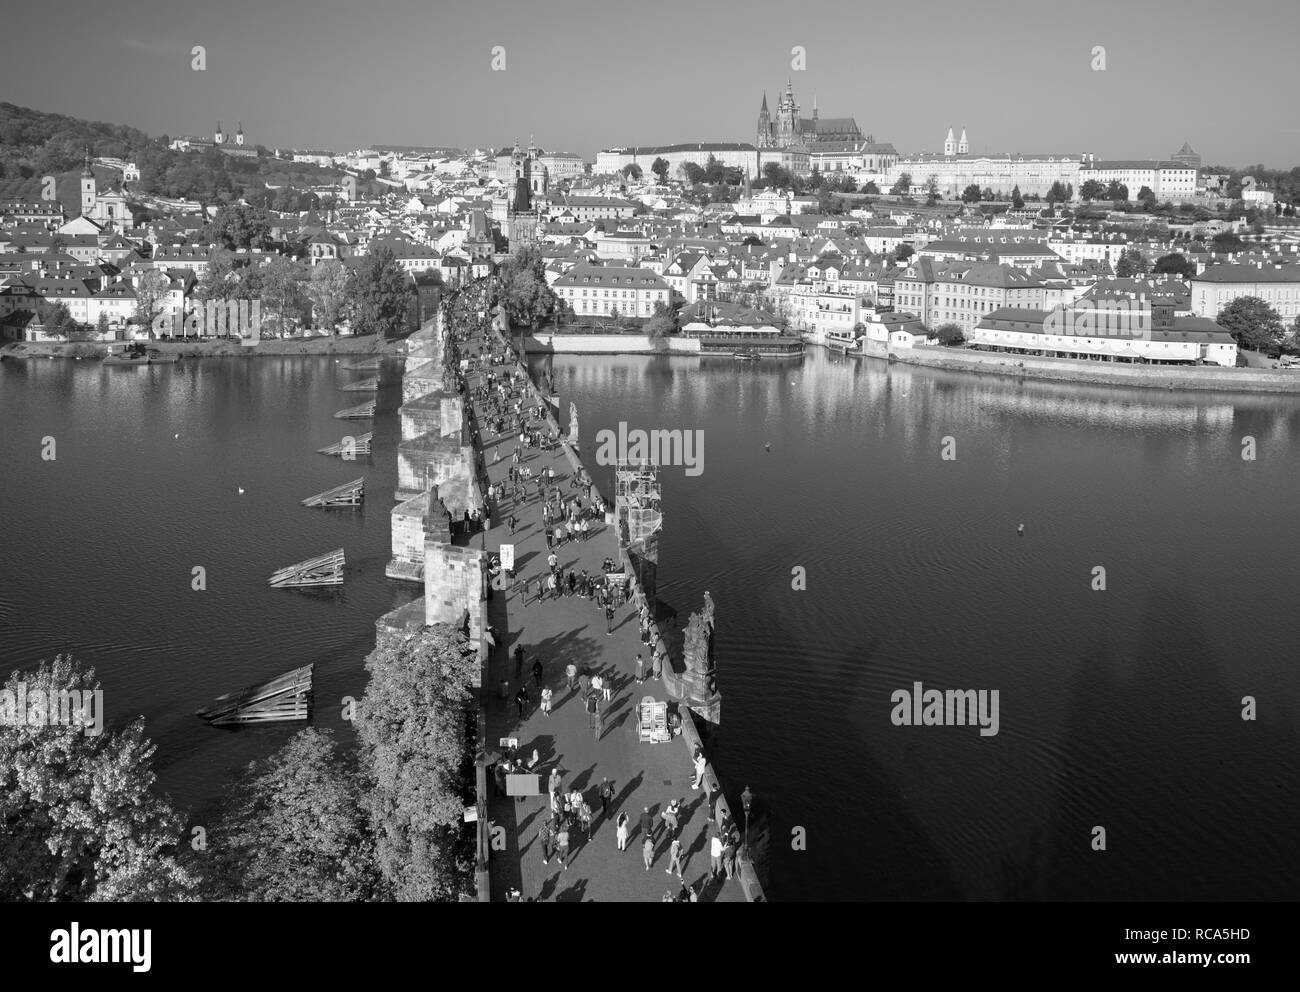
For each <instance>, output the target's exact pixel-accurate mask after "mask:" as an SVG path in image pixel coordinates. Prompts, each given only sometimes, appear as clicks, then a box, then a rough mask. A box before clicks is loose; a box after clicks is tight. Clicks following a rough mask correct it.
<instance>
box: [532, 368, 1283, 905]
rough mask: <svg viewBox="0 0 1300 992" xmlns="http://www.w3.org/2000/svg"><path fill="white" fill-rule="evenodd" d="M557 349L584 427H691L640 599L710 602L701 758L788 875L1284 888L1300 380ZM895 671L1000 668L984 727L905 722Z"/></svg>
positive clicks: (1150, 889)
mask: <svg viewBox="0 0 1300 992" xmlns="http://www.w3.org/2000/svg"><path fill="white" fill-rule="evenodd" d="M552 365H553V368H554V372H555V374H556V381H557V385H558V386H559V388H560V390H561V399H562V406H563V405H566V404H567V403H568V401H569V400H570V399H573V400H575V401H576V402H577V404H578V407H579V411H580V416H581V418H582V425H583V436H584V439H588V444H589V445H592V446H594V443H595V442H594V438H595V432H596V431H598V430H600V429H601V428H610V429H614V428H616V426H617V423H618V421H620V420H626V421H627V422H628V425H629V427H630V428H636V427H644V428H654V427H664V428H676V427H680V428H683V429H695V428H699V429H703V430H704V432H705V439H706V444H705V461H704V472H703V474H702V475H701V476H699V477H695V478H691V477H687V476H685V474H684V473H683V472H682V470H681V469H676V470H668V471H666V472H664V473H663V485H664V494H665V499H664V506H665V519H666V527H665V533H664V536H663V544H662V549H661V560H660V582H661V589H662V595H663V597H664V598H665V599H667V600H668V601H670V602H671V603H672V604H673V605H674V606H676V607H677V608H678V609H679V610H681V611H682V613H683V614H685V613H687V612H689V611H690V610H693V609H697V608H698V607H699V604H700V602H701V597H702V594H703V592H704V590H705V589H708V590H709V591H710V592H711V593H712V595H713V596H714V598H715V600H716V601H717V603H718V644H717V652H718V658H719V664H720V675H721V682H722V688H723V696H724V700H723V713H724V717H723V724H722V733H721V737H720V745H721V749H720V753H719V767H720V768H721V771H722V774H723V776H724V779H725V780H726V781H727V783H728V784H729V787H730V791H732V792H737V791H739V790H740V789H741V788H743V787H744V786H745V785H746V784H749V785H750V786H751V787H752V788H753V789H754V790H755V792H756V793H757V794H758V795H759V796H760V797H761V801H762V802H764V803H765V804H766V807H767V809H768V810H769V811H770V814H771V819H770V827H771V836H772V837H773V844H772V846H771V874H772V881H773V888H774V894H775V895H776V896H777V897H779V898H787V899H817V898H821V899H832V898H922V899H924V898H953V899H998V898H1061V899H1096V898H1117V899H1130V898H1152V899H1157V898H1169V899H1181V898H1294V897H1295V895H1296V888H1295V885H1296V883H1295V882H1294V879H1295V878H1296V877H1297V872H1296V869H1297V868H1300V863H1298V859H1297V855H1296V853H1295V845H1294V843H1293V842H1294V841H1295V840H1296V839H1297V837H1296V827H1295V824H1296V822H1297V816H1296V814H1297V813H1298V812H1300V802H1297V795H1296V790H1295V785H1294V782H1295V777H1296V776H1295V773H1296V771H1297V759H1296V753H1297V752H1296V743H1297V741H1296V732H1297V715H1298V714H1300V678H1298V677H1297V675H1296V674H1295V671H1294V668H1293V665H1292V664H1291V659H1292V658H1293V657H1294V645H1295V643H1296V637H1297V634H1300V625H1298V624H1297V620H1296V610H1295V607H1294V594H1295V589H1296V588H1297V587H1298V581H1300V566H1298V565H1297V560H1296V555H1295V553H1294V552H1295V549H1296V547H1297V546H1298V544H1297V541H1296V540H1295V537H1294V535H1295V534H1296V533H1297V531H1296V530H1295V527H1294V526H1293V524H1292V522H1291V521H1293V520H1294V514H1293V511H1292V507H1293V505H1294V497H1295V493H1296V481H1297V479H1300V472H1298V471H1297V469H1298V468H1300V447H1298V444H1297V442H1298V441H1300V402H1297V401H1296V400H1295V399H1291V398H1280V397H1237V396H1223V395H1188V394H1167V393H1147V392H1140V391H1134V390H1110V389H1097V388H1082V387H1079V388H1074V387H1068V386H1062V385H1055V384H1034V383H1021V382H1015V381H1012V380H1007V379H1001V378H992V377H983V376H972V375H953V374H947V373H938V372H932V371H929V370H920V369H911V368H908V367H905V366H887V365H885V364H883V363H879V362H874V361H871V362H868V363H866V364H862V365H855V364H852V363H851V361H850V360H847V359H837V358H833V357H831V356H828V355H826V354H824V353H816V354H810V355H809V356H808V358H807V359H806V360H805V362H804V364H803V365H802V366H799V367H793V368H782V367H778V366H775V365H771V366H769V365H766V364H765V365H761V366H758V367H754V366H745V367H737V366H735V365H733V364H732V363H730V362H729V361H727V360H725V359H724V360H708V359H702V360H692V359H662V358H659V359H641V358H606V357H601V358H577V357H573V358H570V357H564V356H561V357H557V358H554V359H553V360H552ZM1247 434H1249V435H1252V436H1254V437H1256V438H1257V440H1258V443H1259V451H1260V455H1259V458H1258V460H1256V461H1255V462H1244V461H1243V460H1242V459H1241V457H1240V452H1241V443H1240V442H1241V438H1242V437H1243V436H1244V435H1247ZM945 437H951V438H953V439H954V441H955V443H956V451H957V458H956V460H955V461H951V462H944V461H942V460H941V459H940V457H939V456H940V447H941V444H942V443H943V438H945ZM765 442H770V443H771V446H772V447H771V451H770V452H768V451H765V450H764V444H765ZM600 471H601V473H602V474H603V475H606V476H607V475H608V470H607V469H601V470H600ZM605 484H606V485H608V479H606V480H605ZM1021 522H1024V524H1025V534H1024V536H1023V537H1018V536H1017V534H1016V527H1017V525H1018V524H1019V523H1021ZM796 565H802V566H803V567H804V568H805V569H806V570H807V576H808V588H807V591H806V592H796V591H793V590H792V589H791V569H792V568H793V567H794V566H796ZM1094 565H1103V566H1104V567H1105V568H1106V569H1107V590H1106V591H1105V592H1094V591H1093V590H1092V589H1091V588H1090V581H1091V577H1092V568H1093V566H1094ZM916 681H920V682H922V683H923V684H924V686H925V687H927V688H938V689H949V688H956V689H967V688H970V689H984V688H986V689H998V690H999V693H1000V722H1001V725H1000V731H999V733H998V735H997V736H996V737H987V738H985V737H980V736H979V733H978V728H969V727H968V728H957V727H954V728H939V727H933V728H911V727H894V726H893V725H892V723H891V722H890V720H889V713H890V710H891V703H890V694H891V693H892V692H893V691H894V690H896V689H900V688H907V689H910V688H911V686H912V684H913V683H914V682H916ZM1244 695H1254V696H1256V698H1257V699H1259V700H1260V706H1261V710H1260V719H1259V720H1258V721H1257V722H1254V723H1247V722H1243V721H1242V720H1241V719H1240V709H1241V698H1242V696H1244ZM1265 710H1267V712H1265ZM1094 825H1102V826H1105V827H1106V828H1107V831H1108V833H1109V850H1108V851H1107V852H1106V853H1104V854H1099V853H1094V852H1092V851H1091V850H1090V838H1091V830H1092V827H1093V826H1094ZM795 826H803V827H805V828H806V829H807V834H808V850H807V852H803V853H796V852H792V851H790V850H789V849H788V846H789V845H788V838H789V837H790V832H791V829H792V828H793V827H795Z"/></svg>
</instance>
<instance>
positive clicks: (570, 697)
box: [465, 337, 745, 902]
mask: <svg viewBox="0 0 1300 992" xmlns="http://www.w3.org/2000/svg"><path fill="white" fill-rule="evenodd" d="M482 343H484V342H483V341H482V339H481V338H477V337H476V338H472V339H471V340H470V341H469V342H468V343H467V347H466V352H465V353H467V354H469V353H474V354H477V352H478V347H479V345H480V344H482ZM493 344H495V345H497V346H498V347H499V346H500V345H499V343H498V342H496V341H493ZM499 368H500V367H499ZM504 368H507V369H512V368H514V366H513V365H509V366H504ZM480 375H481V373H478V372H475V373H472V374H471V375H470V376H469V379H468V385H469V387H470V396H471V397H472V396H473V390H474V388H475V387H476V386H479V385H481V384H482V380H481V378H480ZM529 402H531V400H530V398H529V397H528V396H526V397H525V400H524V404H525V406H527V405H528V404H529ZM474 413H475V420H474V423H475V428H476V432H475V437H474V441H475V444H476V446H477V447H478V449H479V450H480V451H481V452H482V454H483V462H484V465H485V466H486V472H487V478H488V481H489V482H491V483H493V484H494V485H501V484H502V483H506V482H508V478H509V470H510V466H511V464H512V461H511V455H512V454H513V452H514V450H515V448H516V446H517V444H518V435H517V434H514V435H511V434H506V435H504V436H499V437H498V436H496V435H494V434H492V433H491V431H490V428H489V426H488V423H487V421H488V417H487V415H486V411H485V410H483V408H482V404H480V403H478V402H477V401H475V402H474ZM497 451H499V452H500V456H501V457H500V460H499V461H497V462H495V463H494V461H493V456H494V453H495V452H497ZM526 454H527V457H526V458H525V459H524V460H523V462H522V463H521V465H522V466H523V467H527V468H530V469H531V470H532V472H533V475H534V477H536V476H537V474H538V473H539V472H540V471H541V470H542V469H543V468H547V467H550V468H552V469H554V471H555V476H556V483H557V486H558V488H559V490H560V492H561V494H562V495H564V496H565V497H566V498H567V497H568V496H573V495H578V494H579V490H577V489H575V488H571V487H570V480H571V478H572V465H571V464H570V461H569V457H568V455H567V453H566V451H565V449H564V447H563V445H557V446H556V447H555V448H554V449H553V450H550V451H537V450H531V451H528V452H526ZM593 481H594V480H593ZM529 489H530V493H529V495H528V496H526V497H525V498H523V499H522V500H521V501H519V502H518V503H516V502H515V501H514V499H512V498H510V497H500V496H499V497H498V498H497V499H496V500H494V501H493V502H492V503H491V518H490V523H491V526H490V527H489V528H488V529H487V530H486V531H484V532H483V533H482V534H475V535H473V536H472V537H471V539H470V544H471V546H473V547H479V546H481V547H483V548H485V549H486V550H487V551H488V552H489V553H492V552H497V551H499V549H500V546H501V545H502V544H510V543H513V544H514V547H515V562H516V571H517V581H516V588H515V589H512V590H493V592H492V595H491V598H490V599H489V600H488V604H487V608H488V622H489V623H490V624H491V625H492V626H493V627H494V628H495V630H496V632H497V647H496V650H495V651H494V652H493V653H492V654H491V656H490V657H489V659H488V662H487V664H486V666H485V677H484V692H483V695H484V698H485V700H486V706H485V709H486V738H487V744H488V748H489V750H497V749H496V745H497V742H498V740H499V739H500V738H503V737H513V738H517V739H518V741H519V754H520V755H522V756H523V757H524V759H525V760H527V759H528V758H529V757H531V755H532V753H533V751H534V750H536V752H537V755H538V763H537V765H536V766H535V767H534V768H533V769H532V771H533V772H535V773H537V774H538V775H539V776H540V779H541V791H542V795H539V796H527V797H524V798H513V797H504V798H503V797H498V796H496V795H495V790H494V788H493V786H492V784H491V778H489V796H490V797H491V798H490V799H489V804H488V818H489V821H490V823H491V824H492V826H493V827H500V828H503V830H504V835H505V850H493V851H492V853H491V860H490V865H489V868H490V877H491V893H492V899H493V900H494V901H499V900H503V899H505V898H506V894H507V892H509V890H511V889H518V890H519V892H520V893H521V898H522V899H523V900H525V901H528V900H536V901H592V900H595V901H622V902H628V901H635V902H640V901H650V902H659V901H661V900H662V899H663V896H664V893H665V891H666V890H669V891H671V892H672V893H673V894H674V895H676V894H677V893H678V891H679V889H680V887H681V885H682V883H683V881H684V882H685V883H686V884H687V885H691V886H693V888H694V889H695V890H696V891H697V892H698V893H699V901H701V902H712V901H729V902H743V901H745V892H744V889H743V888H742V885H741V882H740V876H739V875H737V876H736V877H735V878H733V879H731V880H724V879H723V878H722V877H721V876H719V878H718V879H716V880H712V881H711V880H710V879H709V874H710V856H709V841H708V834H707V830H706V828H707V825H708V823H709V820H710V817H711V815H712V812H713V809H714V807H715V806H716V803H714V804H707V803H706V800H705V797H704V792H703V791H702V790H693V789H692V788H691V782H692V779H693V778H694V772H693V769H692V766H691V753H690V749H689V745H688V743H687V737H686V735H681V736H677V737H674V738H672V739H671V740H670V741H668V742H666V743H660V744H651V743H640V742H639V741H638V739H637V719H636V705H637V703H638V702H639V701H640V700H641V699H642V697H644V696H653V697H654V698H655V699H657V700H660V701H663V700H666V699H667V695H666V693H665V692H664V688H663V686H662V684H661V683H660V682H658V681H656V680H654V679H652V678H650V676H649V667H650V666H649V651H648V649H647V648H646V647H645V645H643V644H642V643H641V642H640V639H639V636H638V625H637V613H636V609H635V607H634V606H633V605H631V604H624V605H623V606H622V607H620V608H619V609H618V610H617V611H616V612H615V616H614V621H613V632H612V633H608V634H607V633H606V618H605V615H604V612H603V611H602V610H601V609H599V608H598V607H597V605H596V603H595V601H594V600H588V599H583V598H582V597H580V596H578V595H576V594H575V595H572V596H561V597H560V598H558V599H553V598H548V599H545V600H543V601H542V602H541V603H538V602H536V597H535V593H534V591H533V590H535V588H536V580H537V578H538V577H539V576H541V577H543V578H544V577H545V576H546V575H547V574H548V572H549V567H548V564H547V556H548V554H549V552H548V551H547V547H546V540H545V534H544V530H545V524H544V523H543V520H542V501H541V500H540V499H539V498H538V497H537V496H536V495H535V493H536V487H535V486H530V487H529ZM595 492H596V490H595V489H593V493H595ZM603 495H609V494H603ZM511 515H513V516H514V517H515V518H516V521H517V525H516V528H515V533H514V535H513V536H512V535H511V534H510V530H509V527H508V526H507V523H506V521H507V519H508V518H509V517H510V516H511ZM556 554H557V556H558V559H559V564H560V565H562V566H563V568H564V569H565V571H566V573H567V572H568V571H569V570H570V569H573V570H576V571H579V572H581V571H582V570H584V569H585V570H586V571H587V573H588V574H589V575H595V576H600V575H601V574H602V572H601V562H602V560H603V559H604V558H605V557H610V558H613V559H614V560H615V561H617V560H618V558H619V550H618V545H617V537H616V535H615V533H614V528H613V527H612V526H608V525H605V524H604V523H601V522H597V523H596V524H595V526H594V528H593V530H592V531H591V532H590V533H589V536H588V537H587V539H586V540H585V541H572V540H570V541H566V543H565V544H564V545H563V546H561V547H559V548H558V549H557V550H556ZM525 584H526V585H527V586H528V587H529V591H528V592H527V594H524V593H522V592H521V591H520V590H521V589H522V588H524V586H525ZM525 595H526V597H527V602H525ZM516 646H522V647H523V650H524V654H525V660H524V663H523V666H522V670H520V669H518V668H517V663H516V661H515V659H514V651H515V648H516ZM638 653H640V654H641V655H642V657H643V658H645V659H646V670H647V675H646V679H645V681H644V683H642V684H638V683H637V681H636V678H635V670H636V656H637V654H638ZM535 658H539V659H540V660H541V661H542V664H543V668H544V674H543V677H542V684H544V685H546V686H549V687H550V688H551V689H552V690H553V692H554V697H553V700H552V711H551V713H550V715H549V716H547V715H546V714H544V713H542V712H541V708H540V693H541V688H542V685H539V684H538V683H537V681H536V680H535V679H534V677H533V672H532V665H533V660H534V659H535ZM570 663H572V664H573V665H575V666H576V667H577V668H578V669H581V668H582V667H583V666H586V667H587V669H588V670H589V672H590V673H591V674H592V675H597V674H599V675H602V676H603V677H605V678H606V679H607V680H610V681H611V682H612V686H613V690H612V693H611V697H612V698H611V699H610V700H609V701H608V702H606V701H604V700H602V701H601V703H600V706H601V713H600V716H599V721H600V730H599V733H598V734H597V732H596V731H593V729H592V728H591V727H590V724H589V717H588V714H587V713H586V711H585V710H584V707H583V700H582V698H581V691H580V690H575V691H570V690H569V688H568V681H567V679H566V677H565V668H566V666H568V665H569V664H570ZM503 679H504V680H506V681H507V682H508V684H509V689H508V692H507V697H506V698H504V699H503V698H500V695H499V693H498V686H499V684H500V682H501V681H502V680H503ZM521 683H522V684H525V685H527V686H528V691H529V697H530V698H529V702H528V704H527V706H526V707H525V710H524V712H523V714H522V716H521V715H520V714H519V711H518V707H517V705H516V701H515V693H516V692H517V691H518V689H519V686H520V684H521ZM686 719H690V717H689V715H688V716H686ZM552 769H558V771H559V773H560V775H561V778H562V784H561V790H562V792H564V793H568V792H570V791H571V790H573V789H579V790H581V791H582V794H583V797H584V798H585V800H586V802H587V803H588V805H590V807H591V809H592V811H593V814H594V815H593V819H592V832H591V839H590V841H588V840H587V837H586V834H585V832H584V831H583V830H582V829H581V828H580V827H578V826H576V821H575V827H574V828H573V829H571V831H570V837H571V845H570V854H569V858H568V867H567V868H565V867H563V866H562V865H561V864H560V861H559V858H558V856H553V857H551V858H550V861H549V864H543V863H542V842H541V840H540V838H539V836H538V834H539V830H540V829H541V827H542V825H543V823H544V822H546V820H547V819H548V817H549V813H550V806H549V800H548V797H547V795H546V793H547V781H548V779H549V776H550V775H551V772H552ZM604 778H608V779H609V780H610V782H611V783H612V784H613V788H614V793H615V800H614V802H613V804H612V806H611V808H610V810H609V813H608V815H602V814H601V805H600V797H599V791H600V786H601V780H602V779H604ZM709 779H712V780H713V781H716V779H715V778H714V776H713V775H712V774H710V775H709ZM715 798H716V796H715ZM673 799H679V800H682V806H681V815H680V817H679V820H680V823H681V829H682V832H681V839H682V849H683V857H682V862H683V878H682V879H681V880H679V879H678V877H677V876H676V874H674V875H672V876H671V877H670V876H668V875H667V874H665V869H666V868H667V867H668V860H669V859H668V850H669V844H670V839H669V836H668V830H667V827H666V825H665V824H664V822H663V820H662V819H661V817H660V813H661V812H662V811H663V809H664V808H665V807H666V806H667V804H668V803H669V802H670V801H671V800H673ZM646 807H649V811H650V813H651V814H652V815H653V821H654V827H653V830H652V840H653V841H654V844H655V859H654V863H653V866H652V867H651V868H650V870H649V871H647V870H646V869H645V865H644V861H643V858H642V846H643V844H644V841H645V835H644V834H643V833H642V830H641V827H640V819H641V815H642V812H643V809H644V808H646ZM620 811H626V812H627V815H628V819H629V826H630V836H629V840H628V845H627V849H626V850H625V851H619V850H618V849H617V846H616V843H615V825H614V821H615V819H616V818H617V816H618V814H619V812H620Z"/></svg>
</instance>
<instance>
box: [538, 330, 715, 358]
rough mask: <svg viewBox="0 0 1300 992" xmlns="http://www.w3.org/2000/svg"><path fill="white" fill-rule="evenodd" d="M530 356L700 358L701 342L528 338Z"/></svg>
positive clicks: (635, 337)
mask: <svg viewBox="0 0 1300 992" xmlns="http://www.w3.org/2000/svg"><path fill="white" fill-rule="evenodd" d="M524 351H525V352H526V353H527V354H530V355H536V354H543V355H698V354H699V353H700V339H699V338H651V337H649V336H647V335H644V334H528V335H525V336H524Z"/></svg>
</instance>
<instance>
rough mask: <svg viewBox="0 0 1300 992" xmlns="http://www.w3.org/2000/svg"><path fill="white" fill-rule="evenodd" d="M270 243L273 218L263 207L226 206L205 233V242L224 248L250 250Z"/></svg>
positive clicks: (213, 219)
mask: <svg viewBox="0 0 1300 992" xmlns="http://www.w3.org/2000/svg"><path fill="white" fill-rule="evenodd" d="M270 240H271V218H270V217H269V216H268V215H267V212H266V211H265V210H263V209H261V208H260V207H246V206H242V205H241V204H237V203H235V204H229V203H228V204H225V205H223V206H221V207H218V208H217V212H216V214H215V215H214V216H213V218H212V220H211V221H210V222H209V223H208V226H207V227H206V228H205V230H204V241H206V242H207V243H208V244H215V245H220V246H221V247H223V248H230V249H238V250H241V251H247V250H249V249H250V248H265V247H266V245H267V243H268V242H269V241H270Z"/></svg>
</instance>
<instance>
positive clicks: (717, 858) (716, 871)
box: [709, 833, 722, 880]
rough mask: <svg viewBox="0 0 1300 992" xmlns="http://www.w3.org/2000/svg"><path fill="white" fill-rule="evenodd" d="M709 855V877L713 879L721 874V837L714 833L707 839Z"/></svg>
mask: <svg viewBox="0 0 1300 992" xmlns="http://www.w3.org/2000/svg"><path fill="white" fill-rule="evenodd" d="M709 855H710V862H709V879H710V880H713V879H715V878H717V877H718V876H719V875H721V874H722V838H721V837H719V836H718V835H717V834H716V833H715V834H714V835H713V839H712V840H711V841H709Z"/></svg>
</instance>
